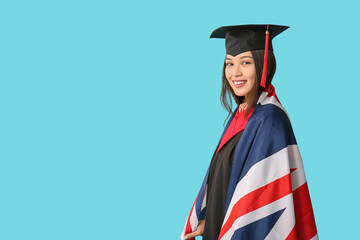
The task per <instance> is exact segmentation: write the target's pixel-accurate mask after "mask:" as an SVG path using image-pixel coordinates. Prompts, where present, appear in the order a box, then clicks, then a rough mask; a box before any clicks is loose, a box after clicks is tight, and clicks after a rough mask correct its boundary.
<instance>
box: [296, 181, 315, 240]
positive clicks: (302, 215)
mask: <svg viewBox="0 0 360 240" xmlns="http://www.w3.org/2000/svg"><path fill="white" fill-rule="evenodd" d="M293 197H294V207H295V219H296V232H297V240H303V239H304V240H308V239H311V238H312V237H314V236H315V235H316V233H317V230H316V224H315V217H314V212H313V208H312V206H311V199H310V194H309V189H308V185H307V182H305V183H304V184H303V185H301V186H300V187H299V188H297V189H296V190H295V191H294V192H293Z"/></svg>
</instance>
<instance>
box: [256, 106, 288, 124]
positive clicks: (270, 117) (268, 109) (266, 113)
mask: <svg viewBox="0 0 360 240" xmlns="http://www.w3.org/2000/svg"><path fill="white" fill-rule="evenodd" d="M251 119H252V121H253V122H255V123H258V124H261V125H262V126H264V127H267V126H271V127H274V128H276V129H278V130H292V127H291V123H290V119H289V116H288V113H287V112H286V110H285V109H284V107H282V106H281V105H275V104H264V105H261V104H258V105H256V107H255V109H254V112H253V114H252V116H251Z"/></svg>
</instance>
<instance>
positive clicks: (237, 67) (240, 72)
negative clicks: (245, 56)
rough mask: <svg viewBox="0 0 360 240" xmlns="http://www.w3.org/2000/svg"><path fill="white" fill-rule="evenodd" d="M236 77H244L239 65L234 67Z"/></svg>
mask: <svg viewBox="0 0 360 240" xmlns="http://www.w3.org/2000/svg"><path fill="white" fill-rule="evenodd" d="M233 69H234V72H233V74H234V77H238V76H242V71H241V67H240V66H239V65H235V66H234V68H233Z"/></svg>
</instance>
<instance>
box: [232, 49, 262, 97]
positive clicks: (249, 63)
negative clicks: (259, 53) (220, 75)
mask: <svg viewBox="0 0 360 240" xmlns="http://www.w3.org/2000/svg"><path fill="white" fill-rule="evenodd" d="M225 63H226V66H225V76H226V79H227V80H228V82H229V84H230V86H231V88H232V89H233V90H234V92H235V94H236V95H237V96H245V101H246V96H247V95H248V94H249V92H250V91H251V89H252V88H253V86H254V84H255V80H256V70H255V62H254V58H253V56H252V53H251V51H247V52H243V53H240V54H238V55H236V56H235V57H233V56H231V55H229V54H226V58H225Z"/></svg>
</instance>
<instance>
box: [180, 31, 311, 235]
mask: <svg viewBox="0 0 360 240" xmlns="http://www.w3.org/2000/svg"><path fill="white" fill-rule="evenodd" d="M287 28H289V27H288V26H280V25H236V26H225V27H220V28H218V29H216V30H214V31H213V33H212V34H211V36H210V38H225V46H226V58H225V62H224V67H223V77H222V89H221V102H222V104H223V106H224V107H225V108H226V109H227V110H228V112H229V115H228V117H229V116H230V119H229V121H228V122H227V124H226V127H225V129H224V132H223V134H222V136H221V138H220V142H219V144H218V146H217V148H216V150H215V152H214V154H213V158H212V160H211V163H210V166H209V168H208V171H207V173H206V176H205V179H204V181H203V184H202V186H201V188H200V191H199V193H198V195H197V197H196V199H195V202H194V204H193V207H192V209H191V211H190V214H189V217H188V219H187V221H186V223H185V227H184V231H183V232H182V234H181V239H194V237H196V236H200V235H201V236H203V239H204V240H215V239H216V240H217V239H233V240H235V239H247V240H252V239H265V238H266V239H297V240H299V239H318V235H317V229H316V225H315V219H314V214H313V209H312V205H311V200H310V196H309V192H308V187H307V183H306V179H305V174H304V169H303V165H302V159H301V156H300V153H299V149H298V146H297V143H296V139H295V136H294V133H293V130H292V127H291V123H290V120H289V117H288V114H287V112H286V110H285V109H284V108H283V107H282V105H281V104H280V101H279V99H278V97H277V96H276V94H275V88H274V86H273V85H272V79H273V76H274V74H275V70H276V61H275V56H274V54H273V48H272V41H271V40H272V39H273V38H274V37H275V36H276V35H278V34H279V33H281V32H283V31H284V30H286V29H287ZM231 97H232V98H233V99H234V100H235V102H236V104H237V106H238V107H237V108H236V109H235V111H232V104H231ZM228 100H230V102H229V101H228Z"/></svg>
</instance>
